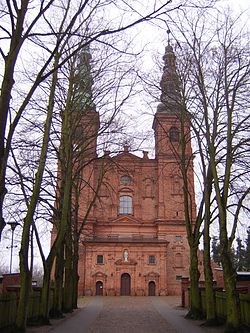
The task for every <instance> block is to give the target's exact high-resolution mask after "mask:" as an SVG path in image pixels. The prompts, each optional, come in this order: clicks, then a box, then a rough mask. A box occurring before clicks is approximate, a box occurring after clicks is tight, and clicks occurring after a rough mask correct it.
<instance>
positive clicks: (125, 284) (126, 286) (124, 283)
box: [121, 273, 131, 296]
mask: <svg viewBox="0 0 250 333" xmlns="http://www.w3.org/2000/svg"><path fill="white" fill-rule="evenodd" d="M130 295H131V277H130V275H129V274H128V273H124V274H122V276H121V296H130Z"/></svg>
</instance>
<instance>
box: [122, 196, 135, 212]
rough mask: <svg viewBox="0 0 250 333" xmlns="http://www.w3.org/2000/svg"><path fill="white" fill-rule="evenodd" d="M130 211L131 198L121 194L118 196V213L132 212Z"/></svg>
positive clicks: (131, 207)
mask: <svg viewBox="0 0 250 333" xmlns="http://www.w3.org/2000/svg"><path fill="white" fill-rule="evenodd" d="M132 212H133V204H132V198H131V197H130V196H128V195H122V196H121V197H120V205H119V213H120V214H132Z"/></svg>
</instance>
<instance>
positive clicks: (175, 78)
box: [157, 42, 181, 114]
mask: <svg viewBox="0 0 250 333" xmlns="http://www.w3.org/2000/svg"><path fill="white" fill-rule="evenodd" d="M163 60H164V67H163V74H162V78H161V82H160V87H161V98H160V99H161V102H160V104H159V105H158V107H157V112H161V113H172V114H173V113H174V114H176V112H180V110H181V108H180V102H181V93H180V78H179V75H178V74H177V70H176V56H175V54H174V50H173V47H172V46H171V45H170V43H169V42H168V45H167V46H166V48H165V54H164V56H163Z"/></svg>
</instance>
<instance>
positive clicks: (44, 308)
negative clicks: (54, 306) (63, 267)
mask: <svg viewBox="0 0 250 333" xmlns="http://www.w3.org/2000/svg"><path fill="white" fill-rule="evenodd" d="M52 263H53V261H52V262H51V259H49V261H48V260H46V263H45V267H44V276H43V287H42V291H41V298H40V315H39V322H40V323H41V324H43V325H48V324H49V323H50V322H49V310H50V309H49V308H50V306H49V303H50V274H51V269H52Z"/></svg>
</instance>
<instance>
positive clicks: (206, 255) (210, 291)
mask: <svg viewBox="0 0 250 333" xmlns="http://www.w3.org/2000/svg"><path fill="white" fill-rule="evenodd" d="M206 224H208V222H207V221H206V222H205V228H204V252H203V263H204V275H205V295H206V296H205V297H206V326H215V325H217V324H218V322H217V317H216V306H215V294H214V288H213V272H212V268H211V258H210V236H209V230H207V225H206ZM208 229H209V228H208Z"/></svg>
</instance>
